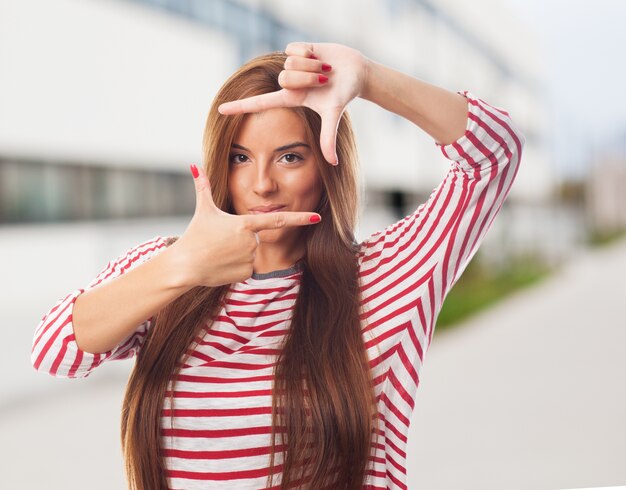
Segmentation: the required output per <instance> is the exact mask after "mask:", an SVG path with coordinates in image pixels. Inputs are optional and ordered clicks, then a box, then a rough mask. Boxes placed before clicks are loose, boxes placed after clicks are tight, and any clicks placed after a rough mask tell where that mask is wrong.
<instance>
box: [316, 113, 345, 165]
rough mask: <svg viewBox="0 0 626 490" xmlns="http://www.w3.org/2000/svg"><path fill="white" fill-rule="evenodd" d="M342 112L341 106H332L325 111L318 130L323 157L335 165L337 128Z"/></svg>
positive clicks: (336, 160) (336, 162)
mask: <svg viewBox="0 0 626 490" xmlns="http://www.w3.org/2000/svg"><path fill="white" fill-rule="evenodd" d="M342 114H343V108H333V109H329V110H328V111H325V112H324V114H323V115H322V128H321V131H320V146H321V148H322V153H323V154H324V158H326V161H327V162H328V163H331V164H333V165H337V164H338V163H339V161H338V158H337V128H338V127H339V120H340V119H341V115H342Z"/></svg>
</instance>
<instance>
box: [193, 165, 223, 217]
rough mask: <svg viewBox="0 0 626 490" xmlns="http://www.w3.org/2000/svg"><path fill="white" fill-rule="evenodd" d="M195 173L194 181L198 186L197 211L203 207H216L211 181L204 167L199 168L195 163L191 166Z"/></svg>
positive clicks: (196, 186)
mask: <svg viewBox="0 0 626 490" xmlns="http://www.w3.org/2000/svg"><path fill="white" fill-rule="evenodd" d="M189 169H190V170H191V174H192V175H193V183H194V186H195V188H196V212H198V211H200V210H201V209H205V208H208V209H211V210H213V209H215V208H216V207H217V206H215V203H214V202H213V194H212V193H211V183H210V182H209V178H208V177H207V175H206V173H205V172H204V169H203V168H202V167H200V168H198V167H197V166H196V165H195V164H194V163H192V164H191V165H190V166H189Z"/></svg>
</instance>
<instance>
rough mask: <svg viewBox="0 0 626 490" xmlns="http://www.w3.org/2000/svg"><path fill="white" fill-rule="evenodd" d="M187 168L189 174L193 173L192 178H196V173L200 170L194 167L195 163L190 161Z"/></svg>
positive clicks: (198, 173)
mask: <svg viewBox="0 0 626 490" xmlns="http://www.w3.org/2000/svg"><path fill="white" fill-rule="evenodd" d="M189 168H190V169H191V174H192V175H193V178H194V179H197V178H198V175H200V172H198V167H196V165H195V164H194V163H192V164H191V165H189Z"/></svg>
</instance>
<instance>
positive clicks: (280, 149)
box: [233, 141, 311, 153]
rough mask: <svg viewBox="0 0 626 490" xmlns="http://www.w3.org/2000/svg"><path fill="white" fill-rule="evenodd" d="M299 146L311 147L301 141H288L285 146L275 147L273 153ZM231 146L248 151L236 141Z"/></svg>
mask: <svg viewBox="0 0 626 490" xmlns="http://www.w3.org/2000/svg"><path fill="white" fill-rule="evenodd" d="M300 146H304V147H305V148H308V149H309V150H310V149H311V147H310V146H309V145H307V144H306V143H303V142H302V141H296V142H294V143H289V144H288V145H285V146H279V147H278V148H276V149H275V150H274V153H277V152H279V151H285V150H291V149H292V148H298V147H300ZM233 148H238V149H240V150H245V151H250V150H249V149H248V148H246V147H245V146H241V145H239V144H237V143H233Z"/></svg>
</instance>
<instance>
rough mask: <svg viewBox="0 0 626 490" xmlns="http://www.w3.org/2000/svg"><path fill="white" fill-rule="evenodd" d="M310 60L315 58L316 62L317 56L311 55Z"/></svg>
mask: <svg viewBox="0 0 626 490" xmlns="http://www.w3.org/2000/svg"><path fill="white" fill-rule="evenodd" d="M309 58H313V59H314V60H316V59H317V56H315V55H314V54H311V55H310V56H309Z"/></svg>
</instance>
